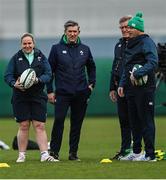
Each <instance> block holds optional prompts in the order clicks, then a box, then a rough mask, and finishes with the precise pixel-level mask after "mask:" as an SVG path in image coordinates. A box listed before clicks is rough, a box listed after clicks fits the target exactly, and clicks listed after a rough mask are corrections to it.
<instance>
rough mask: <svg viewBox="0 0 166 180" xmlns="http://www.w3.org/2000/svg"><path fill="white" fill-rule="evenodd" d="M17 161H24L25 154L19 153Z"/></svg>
mask: <svg viewBox="0 0 166 180" xmlns="http://www.w3.org/2000/svg"><path fill="white" fill-rule="evenodd" d="M16 162H17V163H22V162H25V156H24V155H19V156H18V158H17V160H16Z"/></svg>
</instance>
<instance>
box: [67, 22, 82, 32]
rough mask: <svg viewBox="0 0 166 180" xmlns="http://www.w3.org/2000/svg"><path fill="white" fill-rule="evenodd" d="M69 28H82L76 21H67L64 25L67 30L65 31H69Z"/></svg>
mask: <svg viewBox="0 0 166 180" xmlns="http://www.w3.org/2000/svg"><path fill="white" fill-rule="evenodd" d="M69 26H78V30H80V26H79V24H78V23H77V22H76V21H72V20H69V21H67V22H66V23H65V24H64V29H65V31H66V30H67V28H68V27H69Z"/></svg>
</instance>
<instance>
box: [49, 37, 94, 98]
mask: <svg viewBox="0 0 166 180" xmlns="http://www.w3.org/2000/svg"><path fill="white" fill-rule="evenodd" d="M48 60H49V63H50V65H51V68H52V74H53V76H54V77H53V78H52V81H51V82H50V83H48V84H47V92H48V93H51V92H53V91H54V90H53V85H52V83H53V79H54V78H55V88H56V94H62V95H66V94H75V93H78V92H84V91H85V90H87V88H88V85H89V84H93V86H95V83H96V66H95V63H94V61H93V57H92V54H91V51H90V48H89V47H88V46H86V45H84V44H82V43H81V41H79V42H78V43H76V44H66V43H65V42H64V41H63V36H62V38H61V40H60V42H59V43H58V44H55V45H53V46H52V48H51V51H50V55H49V58H48Z"/></svg>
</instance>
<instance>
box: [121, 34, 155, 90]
mask: <svg viewBox="0 0 166 180" xmlns="http://www.w3.org/2000/svg"><path fill="white" fill-rule="evenodd" d="M125 59H126V61H125V70H124V72H123V75H122V78H121V81H120V85H119V86H120V87H126V88H127V89H133V88H134V87H133V85H132V84H131V81H130V71H132V69H133V66H134V65H135V64H141V65H142V66H143V67H141V68H139V69H138V70H137V71H134V73H133V75H134V77H135V78H136V79H138V78H140V77H142V76H144V75H148V81H147V84H145V85H144V86H139V88H155V70H156V68H157V64H158V54H157V48H156V45H155V43H154V42H153V41H152V39H151V38H150V37H149V36H148V35H147V34H143V35H140V36H137V37H135V38H132V39H130V40H129V41H128V45H127V48H126V50H125ZM137 88H138V87H137Z"/></svg>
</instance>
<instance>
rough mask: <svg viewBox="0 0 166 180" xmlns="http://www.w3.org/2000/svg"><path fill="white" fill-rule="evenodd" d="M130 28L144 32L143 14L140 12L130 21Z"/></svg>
mask: <svg viewBox="0 0 166 180" xmlns="http://www.w3.org/2000/svg"><path fill="white" fill-rule="evenodd" d="M128 26H129V27H132V28H134V29H137V30H139V31H141V32H144V20H143V18H142V13H141V12H138V13H137V14H136V16H135V17H133V18H132V19H130V21H129V22H128Z"/></svg>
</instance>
